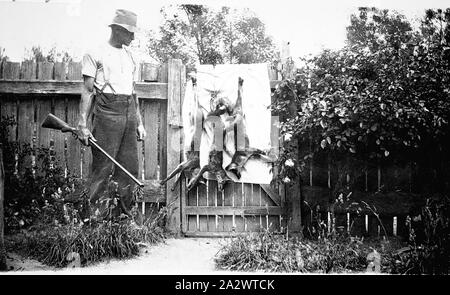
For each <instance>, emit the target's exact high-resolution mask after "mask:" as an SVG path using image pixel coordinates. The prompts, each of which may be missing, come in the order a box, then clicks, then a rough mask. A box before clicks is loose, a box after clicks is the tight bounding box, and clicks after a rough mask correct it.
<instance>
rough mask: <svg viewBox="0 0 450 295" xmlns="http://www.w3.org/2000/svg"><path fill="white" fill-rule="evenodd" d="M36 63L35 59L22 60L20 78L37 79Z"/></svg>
mask: <svg viewBox="0 0 450 295" xmlns="http://www.w3.org/2000/svg"><path fill="white" fill-rule="evenodd" d="M36 75H37V72H36V63H35V62H33V61H24V62H22V67H21V68H20V78H21V79H22V80H36Z"/></svg>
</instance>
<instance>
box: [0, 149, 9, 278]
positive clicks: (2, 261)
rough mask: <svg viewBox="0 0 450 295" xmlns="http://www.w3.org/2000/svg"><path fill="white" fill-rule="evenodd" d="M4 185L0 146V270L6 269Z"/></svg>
mask: <svg viewBox="0 0 450 295" xmlns="http://www.w3.org/2000/svg"><path fill="white" fill-rule="evenodd" d="M4 187H5V171H4V170H3V150H2V147H1V146H0V271H3V270H7V267H6V249H5V241H4V226H5V224H4V220H5V219H4V217H5V216H4V211H3V203H4V198H5V195H4Z"/></svg>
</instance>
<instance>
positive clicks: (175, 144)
mask: <svg viewBox="0 0 450 295" xmlns="http://www.w3.org/2000/svg"><path fill="white" fill-rule="evenodd" d="M168 66H169V68H168V89H167V113H168V116H170V118H172V117H175V118H177V117H181V104H180V103H181V97H180V96H181V95H180V83H181V77H180V71H181V68H182V67H183V65H182V63H181V60H175V59H170V60H169V61H168ZM168 121H169V122H170V121H171V120H169V119H168ZM180 142H181V130H180V129H179V128H177V127H176V126H173V125H171V124H168V125H167V170H169V171H172V170H173V169H175V168H176V167H177V166H178V164H179V163H180V157H181V146H180ZM173 182H174V179H171V180H169V181H168V182H167V186H168V187H171V186H173ZM179 195H180V186H176V187H175V190H174V191H171V190H168V191H167V203H168V204H174V205H173V206H171V207H170V208H169V214H168V215H169V216H168V220H167V228H168V229H169V230H170V231H172V232H175V233H177V234H178V233H179V232H180V223H181V221H180V206H179V202H180V201H179ZM177 200H178V202H177ZM177 203H178V204H177Z"/></svg>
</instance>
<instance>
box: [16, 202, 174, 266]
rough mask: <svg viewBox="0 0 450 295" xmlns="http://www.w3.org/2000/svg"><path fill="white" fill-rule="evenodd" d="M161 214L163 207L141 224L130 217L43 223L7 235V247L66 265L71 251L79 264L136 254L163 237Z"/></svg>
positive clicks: (45, 260)
mask: <svg viewBox="0 0 450 295" xmlns="http://www.w3.org/2000/svg"><path fill="white" fill-rule="evenodd" d="M165 215H166V211H165V208H163V209H161V211H160V213H159V214H158V216H156V217H155V218H153V219H147V220H146V221H145V222H144V223H143V224H142V225H138V224H136V223H135V222H134V221H132V220H131V219H125V220H121V221H103V222H99V223H92V224H84V225H82V224H72V225H60V226H52V227H50V226H48V225H43V226H41V227H37V228H35V229H33V230H26V231H25V230H24V231H22V232H20V233H19V234H16V235H14V236H11V237H10V239H9V240H8V246H9V247H8V248H11V250H14V251H18V252H19V253H21V254H24V255H26V256H29V257H31V258H34V259H37V260H39V261H41V262H42V263H44V264H47V265H49V266H54V267H65V266H67V265H68V264H69V261H68V260H67V256H68V255H69V253H72V252H75V253H78V254H79V255H80V258H81V264H82V265H86V264H89V263H93V262H98V261H103V260H105V259H110V258H119V259H124V258H130V257H133V256H136V255H138V254H139V250H140V247H141V246H145V245H146V244H155V243H158V242H162V241H164V238H165V232H164V229H163V228H162V227H160V226H159V225H158V224H159V223H160V221H161V219H163V218H165Z"/></svg>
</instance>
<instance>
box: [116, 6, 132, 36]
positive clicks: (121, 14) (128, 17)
mask: <svg viewBox="0 0 450 295" xmlns="http://www.w3.org/2000/svg"><path fill="white" fill-rule="evenodd" d="M136 22H137V15H136V13H134V12H131V11H128V10H125V9H117V10H116V15H115V16H114V18H113V20H112V23H111V24H110V25H109V26H111V25H118V26H121V27H122V28H125V29H126V30H127V31H129V32H132V33H135V32H136V31H137V26H136Z"/></svg>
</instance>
